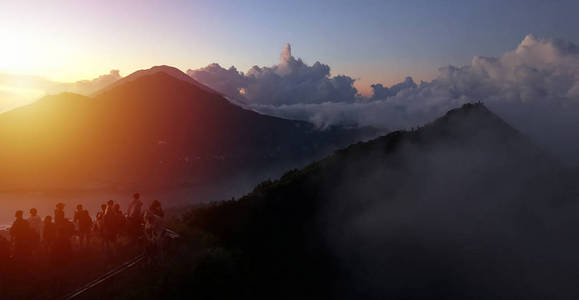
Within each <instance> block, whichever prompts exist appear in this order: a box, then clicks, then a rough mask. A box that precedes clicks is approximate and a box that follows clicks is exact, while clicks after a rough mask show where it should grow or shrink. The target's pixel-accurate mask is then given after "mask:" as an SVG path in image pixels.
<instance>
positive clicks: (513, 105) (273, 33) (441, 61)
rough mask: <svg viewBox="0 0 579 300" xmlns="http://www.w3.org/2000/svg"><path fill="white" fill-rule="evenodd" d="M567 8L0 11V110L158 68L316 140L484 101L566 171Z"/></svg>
mask: <svg viewBox="0 0 579 300" xmlns="http://www.w3.org/2000/svg"><path fill="white" fill-rule="evenodd" d="M578 11H579V1H576V0H575V1H564V0H562V1H555V0H553V1H536V0H524V1H519V0H511V1H506V0H500V1H499V0H485V1H443V0H440V1H434V0H428V1H426V0H425V1H410V0H407V1H339V0H334V1H301V0H295V1H287V2H284V1H273V0H269V1H250V0H247V1H228V2H222V1H180V0H179V1H177V0H176V1H168V0H165V1H145V0H142V1H136V0H128V1H58V0H52V1H44V0H37V1H27V0H19V1H1V2H0V41H1V45H0V112H4V111H8V110H11V109H14V108H15V107H18V106H21V105H24V104H27V103H31V102H33V101H34V100H35V99H38V98H39V97H41V96H43V95H45V94H53V93H58V92H62V91H68V92H76V93H81V94H85V95H91V94H92V93H94V92H96V91H98V90H99V89H101V88H103V87H105V86H107V85H109V84H111V83H113V82H115V81H117V80H119V79H121V78H122V77H123V76H127V75H129V74H131V73H132V72H134V71H136V70H139V69H148V68H150V67H152V66H155V65H170V66H174V67H177V68H179V69H180V70H182V71H183V72H186V73H187V75H189V76H190V77H192V78H193V79H195V80H197V81H199V82H201V83H203V84H205V85H207V86H209V87H211V88H212V89H214V90H216V91H219V92H220V93H222V94H223V95H225V96H227V97H228V98H229V99H230V100H232V101H234V102H235V103H237V104H239V105H241V106H244V107H245V108H248V109H251V110H254V111H257V112H260V113H263V114H268V115H274V116H279V117H282V118H287V119H299V120H306V121H310V122H312V123H313V124H315V125H316V126H318V127H319V128H320V129H323V128H327V127H328V126H331V125H336V124H348V125H358V126H373V127H376V128H380V129H383V130H385V131H390V130H395V129H407V128H412V127H414V126H420V125H423V124H425V123H427V122H429V121H432V120H434V119H435V118H437V117H439V116H441V115H443V114H444V113H445V112H446V111H448V110H450V109H453V108H456V107H459V106H460V105H462V104H465V103H471V102H478V101H482V102H484V103H485V104H486V105H488V106H489V107H490V108H491V109H492V110H493V111H494V112H495V113H497V114H498V115H499V116H500V117H502V118H503V119H505V120H506V121H507V122H508V123H509V124H512V125H513V126H514V127H515V128H517V129H519V130H521V131H522V132H523V133H524V134H526V135H528V136H530V137H532V138H533V139H534V140H535V141H537V142H538V143H539V144H540V145H541V146H544V147H545V148H546V149H549V151H550V152H553V153H555V154H556V155H555V156H556V157H558V158H562V159H563V160H564V161H568V162H571V164H573V165H579V157H577V155H576V153H579V131H578V130H577V129H576V128H579V46H577V45H578V42H579V30H577V28H579V18H578V17H576V15H577V12H578ZM232 66H235V68H233V67H232ZM23 74H24V75H23Z"/></svg>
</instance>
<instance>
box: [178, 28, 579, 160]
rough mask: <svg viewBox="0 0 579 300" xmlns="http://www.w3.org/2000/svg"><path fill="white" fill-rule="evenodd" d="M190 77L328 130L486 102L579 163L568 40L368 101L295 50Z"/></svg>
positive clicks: (406, 84)
mask: <svg viewBox="0 0 579 300" xmlns="http://www.w3.org/2000/svg"><path fill="white" fill-rule="evenodd" d="M188 74H189V75H190V76H192V77H193V78H194V79H196V80H198V81H200V82H202V83H204V84H206V85H208V86H210V87H212V88H214V89H215V90H217V91H219V92H222V93H224V94H225V95H226V96H228V97H230V98H232V99H237V100H240V101H242V102H243V103H246V107H247V108H250V109H253V110H255V111H258V112H261V113H265V114H269V115H274V116H279V117H283V118H291V119H299V120H307V121H311V122H313V123H315V124H317V125H318V126H319V127H321V128H324V127H327V126H329V125H334V124H350V125H359V126H375V127H378V128H382V129H384V130H394V129H400V128H409V127H414V126H417V125H421V124H424V123H426V122H429V121H431V120H433V119H435V118H436V117H438V116H440V115H442V114H443V113H445V112H446V111H448V110H449V109H452V108H455V107H458V106H460V105H462V104H464V103H467V102H476V101H482V102H483V103H485V104H487V106H489V107H490V108H491V109H492V110H493V111H495V112H496V113H498V114H499V115H500V116H501V117H503V118H504V119H505V120H506V121H507V122H509V123H511V124H512V125H514V126H515V127H516V128H518V129H519V130H521V131H522V132H523V133H525V134H527V135H529V136H531V137H532V138H534V139H535V140H536V141H538V142H539V143H540V144H542V145H543V146H545V147H547V148H549V149H550V150H552V151H553V152H555V153H556V154H557V155H559V156H561V157H563V158H564V159H566V160H569V159H570V160H574V163H579V159H577V158H575V156H576V153H579V130H577V129H576V128H579V47H577V46H576V45H575V44H573V43H570V42H567V41H563V40H548V39H539V38H536V37H534V36H532V35H528V36H526V37H525V38H524V39H523V41H522V42H521V43H520V44H519V45H518V47H517V48H516V49H514V50H512V51H509V52H506V53H504V54H503V55H502V56H500V57H482V56H477V57H474V58H473V59H472V62H471V63H470V64H468V65H464V66H452V65H451V66H447V67H443V68H440V69H439V75H438V76H437V77H436V78H435V79H433V80H432V81H430V82H421V83H419V84H416V83H415V82H414V81H413V80H412V78H410V77H408V78H406V79H405V80H404V81H403V82H401V83H399V84H396V85H394V86H392V87H390V88H388V87H384V86H383V85H381V84H374V85H372V88H373V90H374V95H373V96H372V97H368V98H363V97H361V96H360V95H359V94H358V93H357V91H356V89H355V88H354V87H353V82H354V79H352V78H351V77H348V76H344V75H341V76H335V77H331V76H330V68H329V67H328V66H327V65H324V64H321V63H319V62H316V63H315V64H313V65H312V66H308V65H306V64H305V63H304V62H303V61H302V60H300V59H295V58H294V57H293V56H292V55H291V51H290V48H289V45H288V46H286V48H285V49H284V51H283V52H282V55H281V61H280V63H279V64H278V65H275V66H272V67H253V68H251V69H250V70H249V71H247V72H246V73H245V74H244V73H242V72H239V71H237V70H236V69H235V68H234V67H231V68H229V69H224V68H222V67H221V66H219V65H217V64H213V65H210V66H208V67H206V68H202V69H199V70H189V71H188Z"/></svg>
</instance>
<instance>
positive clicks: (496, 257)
mask: <svg viewBox="0 0 579 300" xmlns="http://www.w3.org/2000/svg"><path fill="white" fill-rule="evenodd" d="M572 173H573V172H569V171H567V170H565V169H563V168H562V167H561V166H559V165H558V163H556V162H555V161H554V160H553V159H551V158H550V157H549V156H548V155H546V154H545V153H544V152H543V151H542V150H541V149H540V148H538V147H537V146H535V145H534V144H533V143H532V142H531V141H530V140H529V139H527V138H526V137H525V136H523V135H522V134H521V133H519V132H518V131H517V130H515V129H514V128H512V127H511V126H509V125H508V124H507V123H505V122H504V121H503V120H501V119H500V118H499V117H497V116H496V115H495V114H493V113H492V112H491V111H489V110H488V109H487V108H486V107H485V106H484V105H482V104H480V103H479V104H467V105H464V106H463V107H461V108H458V109H455V110H452V111H450V112H448V113H447V114H446V115H445V116H443V117H441V118H440V119H438V120H436V121H434V122H433V123H430V124H428V125H425V126H424V127H421V128H418V129H415V130H412V131H396V132H392V133H390V134H388V135H386V136H383V137H380V138H377V139H374V140H371V141H368V142H362V143H357V144H354V145H351V146H349V147H346V148H344V149H342V150H339V151H336V152H335V153H334V154H333V155H330V156H329V157H327V158H325V159H322V160H320V161H318V162H314V163H312V164H310V165H308V166H307V167H305V168H303V169H300V170H293V171H290V172H287V173H286V174H285V175H283V176H282V177H281V178H280V179H279V180H276V181H266V182H263V183H262V184H260V185H259V186H257V187H256V188H255V189H254V191H253V192H251V193H250V194H248V195H246V196H244V197H243V198H241V199H239V200H235V201H226V202H222V203H221V204H219V205H215V204H213V205H209V206H203V207H199V208H196V209H194V210H192V211H191V212H190V213H189V214H188V215H187V216H186V217H185V220H186V221H187V222H188V224H189V226H190V227H191V228H194V229H195V230H198V231H201V232H207V234H208V235H209V236H211V237H212V239H211V240H214V241H217V243H216V245H217V247H220V249H225V250H221V251H222V252H223V251H225V253H229V254H228V255H229V256H227V257H230V258H229V259H228V261H227V262H223V263H222V264H218V265H217V266H214V268H213V269H210V270H205V269H203V270H201V271H203V272H205V273H204V274H211V276H214V277H221V275H220V274H237V276H238V277H239V278H242V279H241V280H242V281H241V282H236V283H235V287H237V288H239V289H240V290H239V291H229V292H230V293H232V294H236V295H245V296H246V298H252V299H255V298H284V299H286V298H287V299H289V298H300V297H301V298H324V299H326V298H331V299H546V298H549V299H571V298H576V297H577V296H578V295H579V288H577V284H576V282H575V280H574V279H573V278H578V276H579V259H577V255H576V253H577V251H578V250H579V243H578V242H577V239H576V236H577V233H578V232H577V228H579V227H578V225H579V222H578V220H577V218H576V213H575V212H576V209H577V208H578V205H577V200H576V199H577V198H578V196H579V193H578V190H577V188H576V183H577V177H573V176H572ZM213 263H214V262H213ZM224 264H225V265H224ZM232 268H233V270H234V271H232ZM223 270H227V272H226V273H223V272H225V271H223ZM215 272H217V273H216V274H215ZM219 272H222V273H219ZM198 276H202V275H198ZM232 285H233V283H232ZM204 292H205V293H207V294H211V291H199V292H198V293H199V294H201V295H204Z"/></svg>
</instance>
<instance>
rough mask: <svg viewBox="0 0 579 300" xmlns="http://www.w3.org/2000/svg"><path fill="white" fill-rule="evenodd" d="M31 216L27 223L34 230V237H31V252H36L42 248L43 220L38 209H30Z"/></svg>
mask: <svg viewBox="0 0 579 300" xmlns="http://www.w3.org/2000/svg"><path fill="white" fill-rule="evenodd" d="M29 212H30V216H29V217H28V219H27V221H28V224H30V228H31V229H32V236H31V240H30V242H31V244H30V246H31V248H32V249H31V250H32V251H34V252H36V251H37V250H38V249H39V248H40V236H41V234H42V219H40V217H39V216H38V214H37V213H38V212H37V211H36V208H31V209H30V211H29Z"/></svg>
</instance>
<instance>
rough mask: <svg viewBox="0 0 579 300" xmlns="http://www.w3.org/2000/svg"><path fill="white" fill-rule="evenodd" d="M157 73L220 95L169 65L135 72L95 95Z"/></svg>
mask: <svg viewBox="0 0 579 300" xmlns="http://www.w3.org/2000/svg"><path fill="white" fill-rule="evenodd" d="M157 73H165V74H167V75H169V76H171V77H173V78H176V79H179V80H182V81H185V82H187V83H189V84H192V85H194V86H196V87H198V88H200V89H202V90H203V91H205V92H209V93H211V94H219V93H217V92H216V91H214V90H213V89H211V88H209V87H207V86H205V85H203V84H201V83H199V82H197V81H196V80H195V79H193V78H191V77H190V76H189V75H187V74H185V73H184V72H183V71H181V70H179V69H177V68H175V67H172V66H168V65H159V66H153V67H151V68H149V69H143V70H138V71H135V72H133V73H132V74H130V75H129V76H127V77H125V78H123V79H121V80H118V81H116V82H114V83H112V84H110V85H109V86H107V87H105V88H103V89H102V90H99V91H98V92H96V93H95V95H99V94H102V93H104V92H107V91H110V90H112V89H113V88H115V87H118V86H121V85H123V84H125V83H128V82H131V81H134V80H137V79H139V78H142V77H144V76H150V75H153V74H157Z"/></svg>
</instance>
